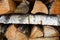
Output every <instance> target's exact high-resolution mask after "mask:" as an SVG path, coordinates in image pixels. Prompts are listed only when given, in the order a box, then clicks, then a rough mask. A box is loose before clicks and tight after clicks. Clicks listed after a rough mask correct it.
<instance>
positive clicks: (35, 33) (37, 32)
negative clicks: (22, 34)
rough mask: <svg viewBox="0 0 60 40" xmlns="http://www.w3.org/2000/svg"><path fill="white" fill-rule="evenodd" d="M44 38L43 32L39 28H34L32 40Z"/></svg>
mask: <svg viewBox="0 0 60 40" xmlns="http://www.w3.org/2000/svg"><path fill="white" fill-rule="evenodd" d="M42 36H43V32H42V31H41V30H40V29H39V28H38V27H37V26H34V27H33V29H32V32H31V35H30V38H38V37H42Z"/></svg>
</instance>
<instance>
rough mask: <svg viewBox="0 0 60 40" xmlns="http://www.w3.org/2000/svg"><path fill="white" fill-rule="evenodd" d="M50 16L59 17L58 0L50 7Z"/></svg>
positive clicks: (59, 5)
mask: <svg viewBox="0 0 60 40" xmlns="http://www.w3.org/2000/svg"><path fill="white" fill-rule="evenodd" d="M50 14H56V15H60V0H55V2H54V3H53V5H52V7H51V10H50Z"/></svg>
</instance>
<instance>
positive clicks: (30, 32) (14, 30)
mask: <svg viewBox="0 0 60 40" xmlns="http://www.w3.org/2000/svg"><path fill="white" fill-rule="evenodd" d="M3 26H5V27H4V29H2V30H4V32H3V33H4V36H5V37H6V38H7V40H59V35H60V34H59V31H58V30H57V29H56V28H55V27H52V26H41V25H33V26H28V25H9V26H6V25H3ZM27 27H28V28H27ZM30 27H31V29H30ZM1 28H3V27H2V26H1ZM0 30H1V29H0Z"/></svg>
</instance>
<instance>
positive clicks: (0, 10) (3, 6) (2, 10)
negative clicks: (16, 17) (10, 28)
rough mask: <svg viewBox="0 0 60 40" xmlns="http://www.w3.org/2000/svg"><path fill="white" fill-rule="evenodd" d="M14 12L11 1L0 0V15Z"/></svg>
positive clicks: (13, 5)
mask: <svg viewBox="0 0 60 40" xmlns="http://www.w3.org/2000/svg"><path fill="white" fill-rule="evenodd" d="M14 10H15V4H14V2H13V0H1V2H0V15H2V14H9V13H11V12H13V11H14Z"/></svg>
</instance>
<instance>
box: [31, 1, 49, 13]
mask: <svg viewBox="0 0 60 40" xmlns="http://www.w3.org/2000/svg"><path fill="white" fill-rule="evenodd" d="M39 12H40V13H45V14H48V9H47V7H46V5H45V4H44V3H43V2H41V1H35V4H34V7H33V10H32V11H31V13H32V14H36V13H39Z"/></svg>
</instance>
